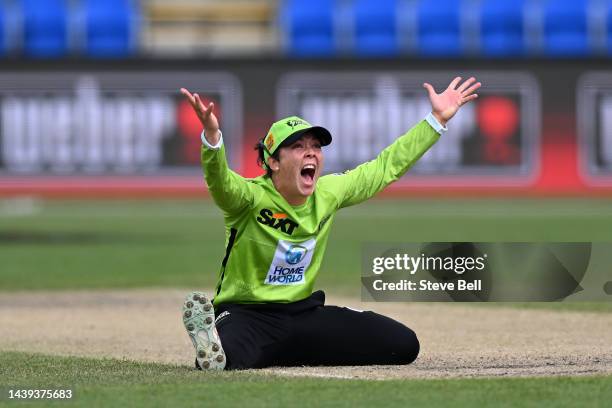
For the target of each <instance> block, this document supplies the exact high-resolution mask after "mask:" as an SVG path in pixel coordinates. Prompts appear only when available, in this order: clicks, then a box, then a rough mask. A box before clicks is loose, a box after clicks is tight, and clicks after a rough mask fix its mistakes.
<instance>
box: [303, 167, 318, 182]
mask: <svg viewBox="0 0 612 408" xmlns="http://www.w3.org/2000/svg"><path fill="white" fill-rule="evenodd" d="M315 172H316V166H315V165H314V164H306V165H305V166H304V167H302V170H301V171H300V176H302V180H304V182H305V183H307V184H311V183H312V182H313V181H314V177H315Z"/></svg>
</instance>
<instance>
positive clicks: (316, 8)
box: [280, 0, 336, 57]
mask: <svg viewBox="0 0 612 408" xmlns="http://www.w3.org/2000/svg"><path fill="white" fill-rule="evenodd" d="M334 10H335V2H334V0H287V1H285V2H284V3H283V5H282V8H281V12H280V14H281V19H280V22H281V24H282V25H283V27H284V28H285V31H286V32H285V34H286V37H287V53H288V54H290V55H293V56H296V57H329V56H333V55H335V53H336V43H335V35H334V34H335V33H334Z"/></svg>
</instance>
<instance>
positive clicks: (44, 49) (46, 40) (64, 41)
mask: <svg viewBox="0 0 612 408" xmlns="http://www.w3.org/2000/svg"><path fill="white" fill-rule="evenodd" d="M20 6H21V12H22V14H23V31H24V41H23V42H24V45H23V51H24V54H25V55H27V56H30V57H39V58H48V57H62V56H65V55H67V54H68V8H67V4H66V1H64V0H21V3H20Z"/></svg>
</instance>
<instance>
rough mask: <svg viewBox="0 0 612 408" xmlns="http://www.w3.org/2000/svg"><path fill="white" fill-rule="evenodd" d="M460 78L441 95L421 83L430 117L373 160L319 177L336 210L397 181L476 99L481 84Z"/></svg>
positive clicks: (453, 81) (473, 79) (363, 198)
mask: <svg viewBox="0 0 612 408" xmlns="http://www.w3.org/2000/svg"><path fill="white" fill-rule="evenodd" d="M460 82H461V78H460V77H457V78H455V79H453V80H452V82H451V83H450V84H449V86H448V87H447V88H446V89H445V90H444V91H443V92H442V93H440V94H437V93H436V92H435V90H434V88H433V87H432V86H431V85H430V84H428V83H424V84H423V87H424V88H425V89H426V90H427V92H428V95H429V101H430V102H431V114H429V115H428V116H427V118H425V119H424V120H422V121H421V122H419V123H418V124H416V125H415V126H414V127H413V128H412V129H410V130H409V131H408V132H407V133H405V134H404V135H402V136H400V137H399V138H398V139H397V140H396V141H395V142H393V143H392V144H391V145H390V146H388V147H387V148H385V149H384V150H383V151H382V152H381V153H380V154H379V155H378V156H377V157H376V158H375V159H374V160H372V161H369V162H367V163H364V164H361V165H360V166H357V167H356V168H355V169H353V170H350V171H347V172H345V173H342V174H338V175H329V176H325V177H322V178H321V180H320V181H319V183H321V184H322V186H323V187H324V188H326V189H329V190H330V192H332V193H333V194H334V195H335V196H336V198H337V199H338V207H339V208H342V207H348V206H350V205H354V204H358V203H360V202H362V201H365V200H367V199H369V198H371V197H373V196H374V195H376V194H377V193H378V192H380V191H381V190H383V189H384V188H385V187H387V186H388V185H389V184H391V183H393V182H394V181H396V180H398V179H399V178H400V177H401V176H403V175H404V173H406V171H408V169H409V168H410V167H412V165H413V164H414V163H416V161H417V160H418V159H419V158H421V156H423V154H425V152H426V151H427V150H428V149H429V148H430V147H431V146H432V145H433V144H434V143H435V142H436V141H437V140H438V138H439V137H440V134H442V133H443V132H444V131H446V124H447V123H448V121H449V120H450V119H451V118H452V117H453V116H454V115H455V114H456V113H457V111H458V110H459V108H460V107H461V106H462V105H464V104H466V103H468V102H469V101H471V100H474V99H476V98H477V97H478V95H477V94H475V93H474V91H476V90H477V89H478V88H480V86H481V84H480V82H476V79H475V78H473V77H472V78H470V79H468V80H467V81H465V82H463V83H462V84H461V85H459V83H460Z"/></svg>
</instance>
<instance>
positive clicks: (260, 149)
mask: <svg viewBox="0 0 612 408" xmlns="http://www.w3.org/2000/svg"><path fill="white" fill-rule="evenodd" d="M264 139H265V138H263V139H261V140H258V141H257V144H256V145H255V150H257V164H258V165H259V166H260V167H263V168H264V169H265V170H266V177H272V169H270V167H268V165H267V164H266V160H265V157H264V150H265V148H266V146H265V145H264V143H263V141H264ZM279 151H280V149H276V151H275V152H274V154H272V155H270V157H274V158H275V159H276V160H278V159H279V157H280V156H279Z"/></svg>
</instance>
